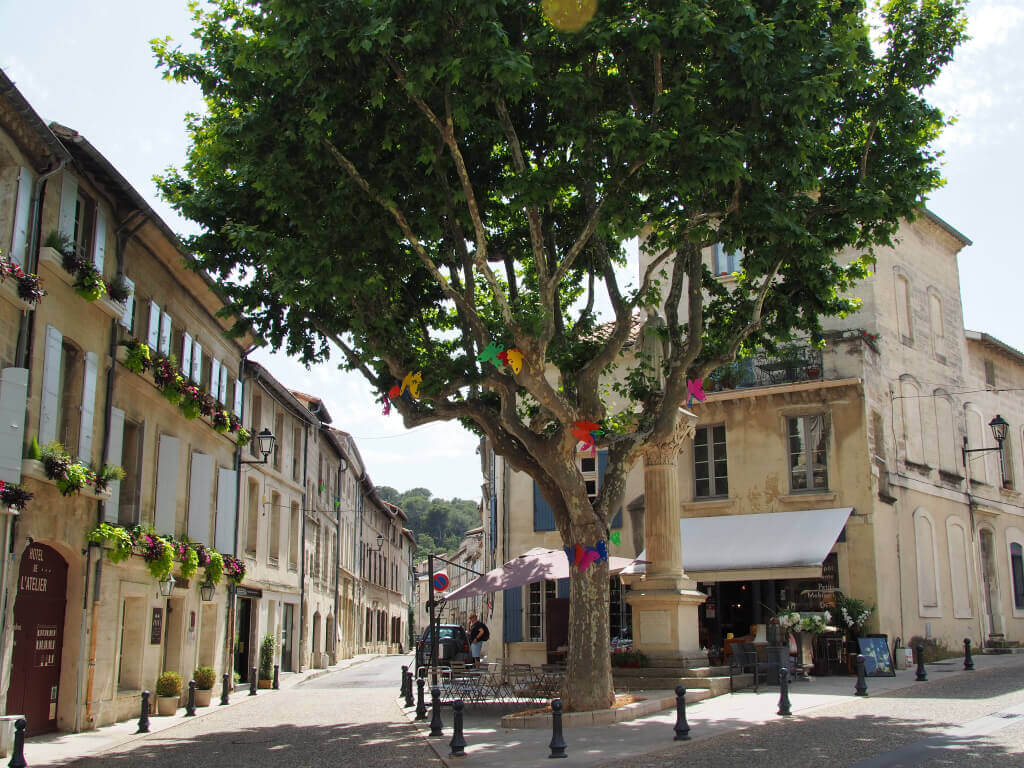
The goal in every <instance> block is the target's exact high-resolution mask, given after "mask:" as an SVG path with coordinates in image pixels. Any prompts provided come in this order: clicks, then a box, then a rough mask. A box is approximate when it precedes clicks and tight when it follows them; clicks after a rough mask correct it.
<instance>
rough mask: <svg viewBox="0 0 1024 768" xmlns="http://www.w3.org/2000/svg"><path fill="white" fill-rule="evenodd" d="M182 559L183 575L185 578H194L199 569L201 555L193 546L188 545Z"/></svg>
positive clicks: (180, 558)
mask: <svg viewBox="0 0 1024 768" xmlns="http://www.w3.org/2000/svg"><path fill="white" fill-rule="evenodd" d="M179 560H180V561H181V577H182V578H183V579H189V578H192V574H194V573H195V572H196V571H197V570H199V555H198V554H197V553H196V551H195V550H194V549H192V547H186V548H185V550H184V557H179Z"/></svg>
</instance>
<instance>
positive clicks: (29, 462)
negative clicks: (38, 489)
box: [21, 459, 57, 485]
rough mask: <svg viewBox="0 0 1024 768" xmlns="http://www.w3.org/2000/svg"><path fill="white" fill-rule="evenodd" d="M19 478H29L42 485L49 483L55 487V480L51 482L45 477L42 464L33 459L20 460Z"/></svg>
mask: <svg viewBox="0 0 1024 768" xmlns="http://www.w3.org/2000/svg"><path fill="white" fill-rule="evenodd" d="M21 476H22V477H31V478H32V479H33V480H39V481H40V482H43V483H49V484H50V485H56V484H57V481H56V480H51V479H50V478H48V477H47V476H46V470H45V469H44V468H43V462H41V461H36V460H35V459H22V460H21Z"/></svg>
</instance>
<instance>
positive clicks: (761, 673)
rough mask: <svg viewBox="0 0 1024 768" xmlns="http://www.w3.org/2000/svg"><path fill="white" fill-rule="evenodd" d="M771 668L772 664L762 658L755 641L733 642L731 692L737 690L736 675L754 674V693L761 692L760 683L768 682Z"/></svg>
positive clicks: (730, 659) (730, 661) (730, 674)
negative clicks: (759, 655)
mask: <svg viewBox="0 0 1024 768" xmlns="http://www.w3.org/2000/svg"><path fill="white" fill-rule="evenodd" d="M770 669H771V664H769V663H768V662H764V661H761V660H760V658H759V657H758V654H757V646H755V645H754V644H753V643H735V644H733V646H732V655H731V656H730V657H729V692H730V693H731V692H733V691H735V690H736V686H735V675H737V674H741V675H745V674H752V675H753V676H754V693H759V687H760V683H761V682H762V681H764V682H768V672H769V670H770ZM776 669H778V667H776Z"/></svg>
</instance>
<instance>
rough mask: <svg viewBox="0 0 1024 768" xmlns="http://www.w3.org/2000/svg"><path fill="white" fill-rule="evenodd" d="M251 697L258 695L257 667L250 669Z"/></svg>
mask: <svg viewBox="0 0 1024 768" xmlns="http://www.w3.org/2000/svg"><path fill="white" fill-rule="evenodd" d="M249 695H250V696H255V695H256V667H250V669H249Z"/></svg>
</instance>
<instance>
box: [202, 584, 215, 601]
mask: <svg viewBox="0 0 1024 768" xmlns="http://www.w3.org/2000/svg"><path fill="white" fill-rule="evenodd" d="M215 589H216V587H215V586H214V584H213V582H212V581H204V582H203V583H202V584H200V585H199V596H200V597H201V598H202V599H203V602H204V603H208V602H210V601H211V600H213V591H214V590H215Z"/></svg>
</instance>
